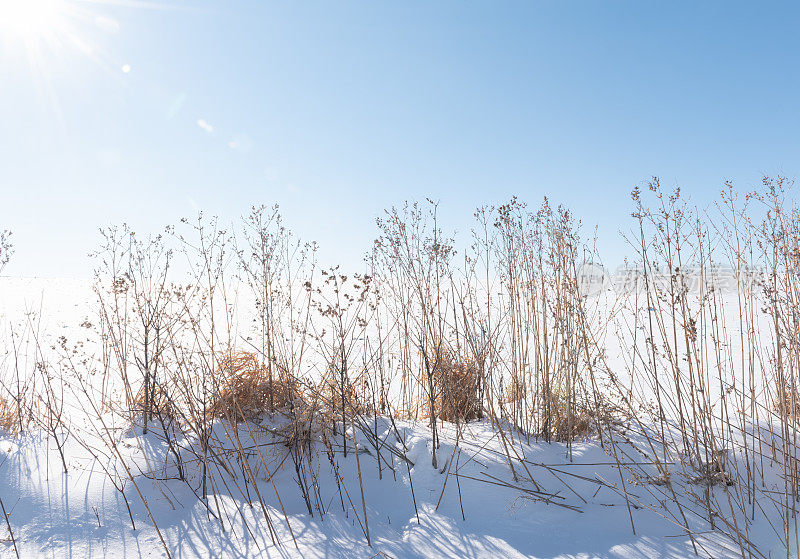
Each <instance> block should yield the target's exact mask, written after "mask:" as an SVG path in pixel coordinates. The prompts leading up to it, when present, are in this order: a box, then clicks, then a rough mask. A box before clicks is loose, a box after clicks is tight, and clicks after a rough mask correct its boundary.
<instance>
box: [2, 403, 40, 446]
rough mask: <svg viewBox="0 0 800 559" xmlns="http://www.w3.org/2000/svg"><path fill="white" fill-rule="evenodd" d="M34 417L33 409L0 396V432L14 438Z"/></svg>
mask: <svg viewBox="0 0 800 559" xmlns="http://www.w3.org/2000/svg"><path fill="white" fill-rule="evenodd" d="M35 417H36V411H35V410H34V409H33V407H31V406H25V405H22V404H21V403H20V402H19V401H18V400H13V399H12V400H9V399H7V398H3V397H2V396H0V432H3V433H6V434H8V435H11V436H12V437H16V436H17V435H19V434H21V433H22V432H23V431H25V430H26V428H27V427H28V425H29V424H30V423H31V422H32V421H33V420H34V419H35Z"/></svg>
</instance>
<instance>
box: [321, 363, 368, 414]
mask: <svg viewBox="0 0 800 559" xmlns="http://www.w3.org/2000/svg"><path fill="white" fill-rule="evenodd" d="M315 394H316V395H317V397H318V399H319V400H320V401H321V404H322V408H323V409H324V410H325V412H326V413H330V414H332V417H331V418H330V420H331V421H335V420H336V419H337V418H338V419H341V410H342V400H344V411H345V415H347V416H350V415H365V414H371V413H372V406H371V405H369V404H367V403H366V402H365V400H364V398H362V397H361V395H360V394H359V393H358V390H356V384H355V383H352V382H346V383H345V385H344V387H342V382H341V380H339V379H338V373H337V372H331V373H328V374H326V375H324V376H323V377H322V379H321V380H320V382H319V383H318V384H317V387H316V389H315ZM337 414H338V415H337Z"/></svg>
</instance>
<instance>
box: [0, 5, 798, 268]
mask: <svg viewBox="0 0 800 559" xmlns="http://www.w3.org/2000/svg"><path fill="white" fill-rule="evenodd" d="M29 6H35V7H36V9H34V10H31V9H30V8H29ZM796 6H797V5H796V4H795V5H794V6H793V5H791V4H789V3H787V4H773V3H767V2H748V3H736V2H686V3H682V2H664V3H654V2H555V1H554V2H533V1H525V2H509V1H483V2H478V1H467V0H459V1H424V2H423V1H409V0H403V1H393V2H390V1H377V2H376V1H364V2H350V1H331V0H325V1H313V2H305V1H300V0H291V1H289V0H285V1H277V2H276V1H267V0H263V1H250V2H247V1H243V0H225V1H222V0H220V1H216V2H211V1H208V0H203V1H194V2H189V1H186V0H170V1H169V2H168V3H162V2H160V1H157V0H151V1H148V2H137V1H133V0H114V1H109V2H104V1H102V0H95V1H92V2H81V1H78V0H0V49H2V50H1V51H0V229H2V228H10V229H12V230H13V232H14V239H15V243H16V249H17V250H16V254H15V256H14V258H13V260H12V263H11V265H9V267H8V268H7V269H6V272H5V273H6V274H9V275H16V276H30V275H43V276H85V275H88V274H89V273H90V271H91V266H92V263H91V261H90V260H89V259H88V258H87V257H86V254H87V253H88V252H89V251H90V250H92V249H94V248H95V247H96V246H97V244H98V241H99V236H98V233H97V229H98V228H99V227H101V226H104V225H108V224H110V223H120V222H123V221H126V222H128V223H130V224H131V225H133V226H134V227H135V228H136V229H137V230H139V231H143V232H155V231H158V230H160V229H161V228H162V227H163V226H164V225H166V224H168V223H174V222H175V221H176V220H177V219H178V218H180V217H182V216H191V215H192V214H194V212H195V211H196V209H198V208H200V209H203V210H204V211H206V212H207V213H216V214H219V215H220V216H221V217H222V219H223V220H226V221H231V220H234V219H236V218H237V216H240V215H241V214H243V213H245V212H247V210H248V208H249V207H250V206H252V205H253V204H261V203H265V204H273V203H276V202H277V203H279V204H280V205H281V207H282V210H283V214H284V216H285V220H286V222H287V224H288V225H289V226H290V227H291V228H292V229H293V230H295V231H296V232H297V233H298V234H299V235H300V236H302V237H303V238H304V239H309V240H317V241H318V242H319V244H320V247H321V258H322V261H323V262H324V263H333V262H341V263H342V264H343V266H344V267H349V268H352V267H354V266H358V263H359V262H360V257H361V255H362V254H363V253H364V252H365V251H366V250H367V249H368V248H369V246H370V244H371V241H372V239H373V238H374V237H375V233H376V230H375V226H374V219H375V217H376V216H378V215H379V214H380V213H381V212H382V210H383V209H384V208H387V207H389V206H391V205H393V204H401V203H402V201H403V200H405V199H419V200H421V199H423V198H424V197H426V196H428V197H431V198H433V199H437V200H440V202H441V208H442V213H443V216H444V220H445V225H446V226H448V227H449V228H452V229H457V230H459V231H461V232H466V231H467V230H468V228H469V226H470V225H471V218H472V212H473V210H474V208H475V207H476V206H478V205H481V204H494V203H500V202H503V201H506V200H507V199H508V198H509V197H510V196H512V195H517V196H518V197H520V198H521V199H523V200H526V201H528V202H529V203H530V204H538V203H539V202H540V200H541V198H542V197H543V196H545V195H547V196H549V197H550V198H551V199H552V200H553V201H554V202H563V203H564V204H566V205H567V206H569V207H570V208H572V209H573V211H574V212H575V213H576V214H577V216H578V217H580V218H581V219H582V220H583V221H584V223H585V224H587V225H588V226H593V225H595V224H596V225H598V226H599V231H600V236H601V238H600V240H601V248H602V249H603V251H604V253H605V255H606V256H605V257H606V261H607V264H611V265H612V266H615V265H616V264H618V263H619V262H620V260H621V256H622V254H623V253H624V252H625V247H624V246H623V243H622V242H621V241H620V240H619V238H618V234H617V231H618V230H619V229H620V228H621V227H622V228H627V227H628V226H629V223H630V222H629V218H628V215H629V213H630V209H631V206H630V200H629V193H630V191H631V189H632V187H633V186H634V185H636V184H641V183H642V182H643V181H646V180H647V179H648V177H650V176H651V175H658V176H660V177H661V179H662V183H663V184H664V185H666V186H674V185H681V186H682V187H683V189H684V191H685V192H686V193H688V194H690V195H691V196H692V198H693V199H694V200H695V201H696V202H697V203H698V204H699V205H701V206H702V205H705V204H708V203H709V201H710V200H711V199H712V198H713V196H714V195H715V194H716V193H717V192H718V191H719V188H720V186H721V185H722V182H723V180H725V179H732V180H734V181H735V182H736V183H737V184H738V185H739V186H741V187H742V188H748V187H750V186H752V185H754V184H756V183H757V182H758V181H759V178H760V176H761V175H762V174H764V173H769V174H776V173H782V174H786V175H789V176H790V177H795V176H797V174H798V169H800V162H799V161H798V155H800V150H799V148H800V137H799V136H798V133H799V131H800V126H798V124H800V102H799V101H800V97H798V95H799V94H800V88H798V85H799V84H798V81H800V71H799V70H800V65H799V64H798V63H799V62H800V33H798V28H800V13H798V8H797V7H796ZM32 12H33V13H32Z"/></svg>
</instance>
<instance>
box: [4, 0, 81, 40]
mask: <svg viewBox="0 0 800 559" xmlns="http://www.w3.org/2000/svg"><path fill="white" fill-rule="evenodd" d="M69 11H70V6H69V2H68V0H0V34H3V35H6V37H7V38H8V39H20V40H23V41H26V42H29V41H39V40H47V39H49V38H52V37H53V36H55V35H57V34H58V33H59V31H60V30H62V29H63V28H64V26H65V25H66V22H67V17H68V14H69Z"/></svg>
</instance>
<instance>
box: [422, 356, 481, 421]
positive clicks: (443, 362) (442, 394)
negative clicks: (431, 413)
mask: <svg viewBox="0 0 800 559" xmlns="http://www.w3.org/2000/svg"><path fill="white" fill-rule="evenodd" d="M433 374H434V383H435V385H436V387H437V390H436V398H435V401H434V410H435V412H436V417H438V418H439V419H442V420H444V421H449V422H451V423H456V422H461V421H471V420H473V419H477V418H478V416H479V415H480V411H481V401H480V398H479V395H478V366H477V365H476V364H475V362H474V361H472V360H470V359H467V358H464V357H462V356H458V355H455V354H453V353H451V352H447V351H443V352H442V353H441V355H440V357H439V360H438V362H437V363H436V366H435V368H434V373H433Z"/></svg>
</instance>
